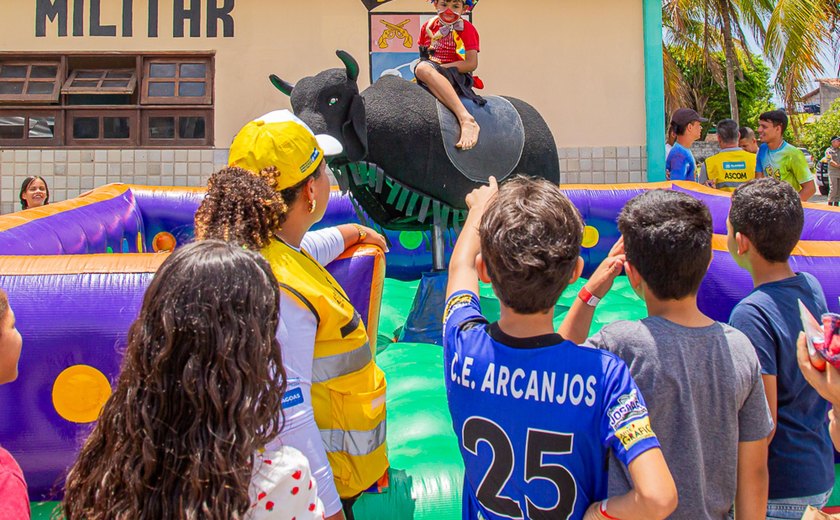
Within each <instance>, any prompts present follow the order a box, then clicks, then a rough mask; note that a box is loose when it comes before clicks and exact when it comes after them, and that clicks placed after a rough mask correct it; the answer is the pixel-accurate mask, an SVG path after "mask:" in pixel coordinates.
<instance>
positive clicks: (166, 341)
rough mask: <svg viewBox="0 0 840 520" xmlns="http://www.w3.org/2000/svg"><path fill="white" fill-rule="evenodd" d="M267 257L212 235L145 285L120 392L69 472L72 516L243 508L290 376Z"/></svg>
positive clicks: (196, 514)
mask: <svg viewBox="0 0 840 520" xmlns="http://www.w3.org/2000/svg"><path fill="white" fill-rule="evenodd" d="M278 313H279V290H278V286H277V281H276V279H275V278H274V275H273V274H272V272H271V268H270V267H269V265H268V263H267V262H266V261H265V259H263V258H262V257H261V256H260V255H258V254H257V253H255V252H252V251H247V250H245V249H243V248H242V247H240V246H237V245H234V244H229V243H226V242H221V241H218V240H206V241H200V242H195V243H192V244H189V245H187V246H185V247H184V248H182V249H179V250H177V251H176V252H175V253H173V254H172V256H170V257H169V258H168V259H167V260H166V261H165V262H164V263H163V265H161V267H160V269H159V270H158V272H157V274H156V275H155V277H154V279H153V280H152V283H151V285H150V286H149V288H148V290H147V291H146V295H145V297H144V299H143V305H142V308H141V310H140V316H139V317H138V318H137V320H136V321H135V322H134V323H133V324H132V326H131V329H130V330H129V334H128V346H127V349H126V352H125V358H124V359H123V365H122V371H121V373H120V375H119V378H118V380H117V383H116V388H115V390H114V393H113V394H112V395H111V397H110V398H109V399H108V401H107V403H106V404H105V406H104V408H103V409H102V414H101V416H100V418H99V421H98V423H97V424H96V426H95V427H94V429H93V432H92V433H91V435H90V437H89V438H88V439H87V441H86V442H85V444H84V447H83V448H82V451H81V453H80V455H79V457H78V459H77V460H76V463H75V464H74V465H73V467H72V469H71V470H70V472H69V475H68V477H67V484H66V492H65V498H64V503H63V508H64V511H63V513H64V515H65V516H66V518H67V519H68V520H75V519H80V520H81V519H84V520H106V519H107V520H113V519H132V520H133V519H142V518H148V519H159V518H167V519H169V518H172V519H176V518H177V519H199V518H201V519H205V518H214V519H215V518H218V519H231V518H232V519H241V518H243V517H244V516H245V514H246V512H247V511H248V510H249V508H250V501H249V495H248V490H249V485H250V480H251V474H252V470H253V463H254V457H255V452H256V450H258V449H260V448H261V447H263V446H265V445H266V443H268V442H269V441H270V440H272V439H274V438H275V437H276V436H277V435H278V433H279V432H280V429H281V428H282V422H283V419H282V413H281V400H282V396H283V392H284V390H285V385H286V377H285V372H284V370H283V364H282V360H281V355H280V346H279V345H278V342H277V339H276V337H275V334H276V330H277V324H278V319H279V314H278Z"/></svg>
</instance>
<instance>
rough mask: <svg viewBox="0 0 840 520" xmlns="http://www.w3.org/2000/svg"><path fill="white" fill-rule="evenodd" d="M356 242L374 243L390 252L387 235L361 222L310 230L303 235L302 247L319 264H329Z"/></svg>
mask: <svg viewBox="0 0 840 520" xmlns="http://www.w3.org/2000/svg"><path fill="white" fill-rule="evenodd" d="M356 244H372V245H375V246H379V247H380V248H381V249H382V250H383V251H385V252H386V253H387V252H388V247H387V245H386V243H385V237H383V236H382V235H380V234H379V233H377V232H376V231H374V230H372V229H371V228H369V227H366V226H362V225H359V224H341V225H340V226H334V227H328V228H324V229H319V230H318V231H309V232H308V233H306V234H305V235H303V240H301V243H300V247H301V249H303V250H305V251H306V252H307V253H309V254H310V255H312V258H314V259H315V260H316V261H317V262H318V263H319V264H321V265H327V264H329V263H330V262H332V261H333V260H335V259H336V258H338V257H339V256H340V255H341V253H343V252H344V251H346V250H347V248H349V247H352V246H354V245H356Z"/></svg>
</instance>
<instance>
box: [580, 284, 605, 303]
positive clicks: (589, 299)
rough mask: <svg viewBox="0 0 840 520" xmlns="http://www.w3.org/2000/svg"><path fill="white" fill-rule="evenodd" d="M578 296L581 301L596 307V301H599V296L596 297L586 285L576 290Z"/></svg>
mask: <svg viewBox="0 0 840 520" xmlns="http://www.w3.org/2000/svg"><path fill="white" fill-rule="evenodd" d="M578 298H580V299H581V300H582V301H583V303H585V304H586V305H589V306H590V307H596V306H597V305H598V303H599V302H600V301H601V298H598V297H597V296H595V295H594V294H592V293H591V292H589V289H587V288H586V286H584V287H581V288H580V292H578Z"/></svg>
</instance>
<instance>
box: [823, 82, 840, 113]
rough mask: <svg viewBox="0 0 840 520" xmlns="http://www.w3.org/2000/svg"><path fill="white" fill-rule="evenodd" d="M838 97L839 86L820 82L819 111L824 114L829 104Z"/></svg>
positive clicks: (829, 106)
mask: <svg viewBox="0 0 840 520" xmlns="http://www.w3.org/2000/svg"><path fill="white" fill-rule="evenodd" d="M837 98H840V87H834V86H831V85H828V84H826V83H821V84H820V96H819V99H820V111H821V112H822V113H823V114H825V113H826V112H828V110H829V109H830V108H831V104H832V103H834V101H835V100H836V99H837Z"/></svg>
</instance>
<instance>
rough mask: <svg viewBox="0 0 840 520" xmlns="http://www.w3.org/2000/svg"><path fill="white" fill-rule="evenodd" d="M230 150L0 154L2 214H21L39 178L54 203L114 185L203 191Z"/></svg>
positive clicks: (73, 151)
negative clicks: (29, 187) (31, 182)
mask: <svg viewBox="0 0 840 520" xmlns="http://www.w3.org/2000/svg"><path fill="white" fill-rule="evenodd" d="M227 157H228V150H227V149H206V150H173V149H167V150H151V149H142V150H139V149H138V150H91V149H85V150H71V149H60V150H59V149H53V150H49V149H42V150H8V149H4V150H0V213H10V212H12V211H17V210H18V209H20V203H19V200H18V194H19V192H20V186H21V183H22V182H23V180H24V179H25V178H26V177H28V176H30V175H40V176H41V177H43V178H44V179H45V180H46V181H47V185H48V186H49V189H50V201H51V202H58V201H62V200H66V199H70V198H73V197H76V196H78V195H79V194H80V193H83V192H85V191H87V190H90V189H92V188H95V187H98V186H102V185H103V184H108V183H111V182H125V183H130V184H149V185H155V186H203V185H204V184H206V183H207V178H208V177H209V176H210V175H211V174H212V173H213V172H214V171H216V170H218V169H220V168H222V167H224V165H225V164H227Z"/></svg>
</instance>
